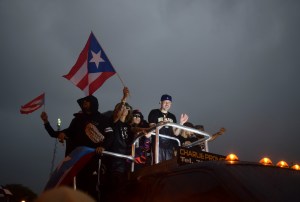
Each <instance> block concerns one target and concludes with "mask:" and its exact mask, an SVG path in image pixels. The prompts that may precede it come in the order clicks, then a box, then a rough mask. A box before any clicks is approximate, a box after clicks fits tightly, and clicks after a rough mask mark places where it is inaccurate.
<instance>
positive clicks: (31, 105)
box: [20, 93, 45, 114]
mask: <svg viewBox="0 0 300 202" xmlns="http://www.w3.org/2000/svg"><path fill="white" fill-rule="evenodd" d="M44 103H45V93H42V94H41V95H39V96H38V97H36V98H34V99H33V100H32V101H30V102H28V103H27V104H25V105H23V106H21V109H20V112H21V114H29V113H32V112H34V111H35V110H37V109H39V108H40V107H41V106H43V105H44Z"/></svg>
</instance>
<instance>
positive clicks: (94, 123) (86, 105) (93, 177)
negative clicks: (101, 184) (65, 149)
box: [63, 95, 113, 200]
mask: <svg viewBox="0 0 300 202" xmlns="http://www.w3.org/2000/svg"><path fill="white" fill-rule="evenodd" d="M77 103H78V104H79V106H80V108H81V111H80V112H78V113H75V114H74V118H73V119H72V121H71V123H70V125H69V127H68V128H66V129H64V130H63V132H64V134H65V136H66V137H68V141H69V142H71V144H70V148H69V150H70V151H73V150H74V149H75V148H77V147H80V146H86V147H91V148H97V147H101V146H103V141H104V139H105V137H106V136H110V134H111V133H113V130H112V127H111V123H110V121H109V119H108V118H107V117H106V116H104V115H102V114H101V113H100V112H99V111H98V108H99V104H98V100H97V98H96V97H94V96H93V95H89V96H86V97H84V98H81V99H78V100H77ZM98 160H99V156H97V155H95V156H93V158H92V159H91V160H90V161H89V162H88V163H87V165H85V167H84V168H83V169H82V170H80V171H79V173H78V174H77V176H76V187H77V189H79V190H81V191H84V192H86V193H88V194H89V195H90V196H92V197H93V198H95V199H96V200H98V196H99V195H98V192H97V189H98V188H97V182H98V175H97V170H98Z"/></svg>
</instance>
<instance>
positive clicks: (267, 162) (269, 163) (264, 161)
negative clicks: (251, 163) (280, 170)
mask: <svg viewBox="0 0 300 202" xmlns="http://www.w3.org/2000/svg"><path fill="white" fill-rule="evenodd" d="M259 163H260V164H263V165H265V166H272V165H273V163H272V161H271V160H270V159H269V158H267V157H264V158H262V159H260V161H259Z"/></svg>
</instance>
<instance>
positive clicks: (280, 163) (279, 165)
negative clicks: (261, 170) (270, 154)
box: [276, 161, 289, 168]
mask: <svg viewBox="0 0 300 202" xmlns="http://www.w3.org/2000/svg"><path fill="white" fill-rule="evenodd" d="M276 166H278V167H281V168H288V167H289V165H288V164H287V163H286V162H285V161H279V162H278V163H277V164H276Z"/></svg>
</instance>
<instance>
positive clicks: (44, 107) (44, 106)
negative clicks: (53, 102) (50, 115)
mask: <svg viewBox="0 0 300 202" xmlns="http://www.w3.org/2000/svg"><path fill="white" fill-rule="evenodd" d="M45 109H46V94H45V92H44V105H43V111H44V112H45Z"/></svg>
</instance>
